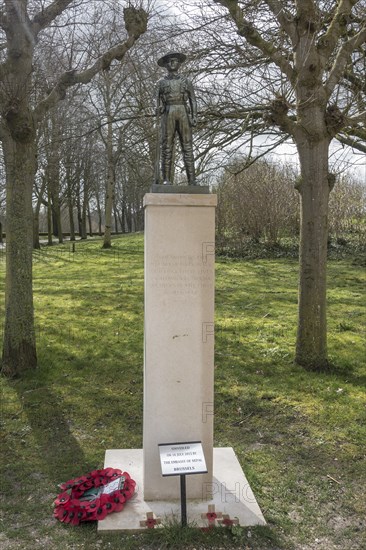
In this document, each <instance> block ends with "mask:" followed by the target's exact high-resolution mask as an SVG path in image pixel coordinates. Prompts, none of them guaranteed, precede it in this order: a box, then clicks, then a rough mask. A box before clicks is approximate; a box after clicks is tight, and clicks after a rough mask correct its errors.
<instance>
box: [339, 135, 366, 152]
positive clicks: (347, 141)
mask: <svg viewBox="0 0 366 550" xmlns="http://www.w3.org/2000/svg"><path fill="white" fill-rule="evenodd" d="M336 139H337V140H338V141H339V142H340V143H344V145H348V146H349V147H352V149H357V151H361V152H362V153H366V145H365V142H361V141H357V140H356V139H355V138H354V137H350V136H349V135H342V134H337V135H336Z"/></svg>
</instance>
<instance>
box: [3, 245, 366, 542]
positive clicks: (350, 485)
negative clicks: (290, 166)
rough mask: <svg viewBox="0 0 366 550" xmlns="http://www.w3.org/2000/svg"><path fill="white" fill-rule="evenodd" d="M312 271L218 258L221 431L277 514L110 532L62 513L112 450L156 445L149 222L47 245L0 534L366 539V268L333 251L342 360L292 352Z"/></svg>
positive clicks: (332, 285)
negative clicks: (298, 358)
mask: <svg viewBox="0 0 366 550" xmlns="http://www.w3.org/2000/svg"><path fill="white" fill-rule="evenodd" d="M2 260H3V258H2ZM4 264H5V262H4V261H1V262H0V276H1V277H0V284H1V287H2V288H3V285H4V267H5V265H4ZM297 272H298V269H297V262H296V261H293V260H286V259H276V260H269V259H266V260H251V261H244V260H243V261H235V260H225V259H220V258H218V260H217V269H216V276H217V280H216V363H215V365H216V369H215V373H216V382H215V400H216V401H215V445H216V446H232V447H233V448H234V450H235V451H236V453H237V456H238V458H239V460H240V462H241V464H242V466H243V469H244V471H245V473H246V475H247V477H248V479H249V481H250V484H251V487H252V489H253V491H254V494H255V495H256V497H257V500H258V503H259V505H260V506H261V509H262V511H263V513H264V516H265V518H266V520H267V522H268V526H267V527H265V528H256V529H253V528H251V529H241V528H239V529H238V528H234V529H233V530H232V532H230V531H226V530H220V529H219V530H215V531H214V532H211V533H202V532H200V531H199V532H197V531H196V530H192V529H187V530H184V531H181V530H180V529H179V528H177V526H174V525H173V526H168V527H166V528H165V529H162V530H159V531H152V530H149V532H147V533H144V534H142V535H138V536H126V535H121V534H117V535H116V534H114V535H104V534H103V535H98V534H97V532H96V526H95V525H93V524H83V525H82V526H79V527H71V526H67V525H66V526H65V525H63V524H61V523H59V522H56V520H54V519H53V517H52V509H53V499H54V498H55V496H56V495H57V493H58V492H59V490H58V484H59V483H61V482H63V481H65V480H67V479H70V478H72V477H75V476H78V475H81V474H83V473H86V472H88V471H90V470H93V469H95V468H101V467H102V466H103V460H104V452H105V449H107V448H129V447H131V448H136V447H141V446H142V375H143V370H142V364H143V236H142V235H133V236H126V237H120V238H116V239H115V240H114V242H113V248H112V249H111V250H102V249H101V241H99V240H95V241H87V242H83V243H81V242H77V243H76V245H75V252H72V249H71V247H70V244H65V245H63V246H54V247H51V248H43V249H42V250H41V251H37V252H35V253H34V295H35V312H36V327H37V339H38V358H39V368H38V370H37V371H35V372H31V373H28V374H27V376H26V377H25V378H24V379H22V380H15V381H9V380H5V379H2V380H1V385H2V410H1V430H2V434H1V437H2V447H1V452H2V458H1V468H2V471H1V493H2V513H1V514H2V515H1V526H2V531H3V532H2V534H0V547H1V548H2V549H3V550H6V549H11V550H12V549H15V548H22V549H23V548H24V549H28V548H32V549H35V550H36V549H38V548H52V549H61V548H62V549H77V548H85V549H88V550H89V549H91V550H94V549H95V550H96V549H107V548H109V549H119V548H120V549H140V548H145V549H149V548H174V547H180V548H192V549H193V548H197V549H198V548H242V549H255V550H262V549H268V550H269V549H270V550H274V549H294V550H305V549H306V550H308V549H309V550H311V549H315V548H316V549H318V550H331V549H333V548H334V549H336V548H339V549H342V550H359V549H361V548H363V547H364V546H363V545H365V547H366V534H365V533H366V522H365V502H366V494H365V487H366V464H365V455H366V443H365V442H366V429H365V426H366V398H365V386H366V368H365V359H366V356H365V340H364V332H363V329H364V328H365V325H366V319H365V317H366V313H365V307H364V306H365V302H364V298H365V296H364V283H365V272H364V269H363V268H362V267H360V266H357V265H353V263H352V260H350V259H349V260H342V261H330V263H329V277H328V282H329V293H328V302H329V355H330V359H331V362H332V365H333V368H332V371H331V373H327V374H325V373H322V374H316V373H311V372H305V371H304V370H302V369H301V368H299V367H296V366H294V365H293V356H294V343H295V333H296V313H297V305H296V302H297ZM1 296H3V293H1ZM3 307H4V305H3V302H2V303H1V310H2V313H3ZM2 316H3V315H2ZM130 473H131V474H132V472H130ZM132 476H133V475H132Z"/></svg>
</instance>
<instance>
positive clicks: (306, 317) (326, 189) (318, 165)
mask: <svg viewBox="0 0 366 550" xmlns="http://www.w3.org/2000/svg"><path fill="white" fill-rule="evenodd" d="M328 148H329V140H328V139H323V140H322V141H320V142H316V143H312V142H310V143H309V142H308V141H305V142H303V143H299V144H298V151H299V157H300V164H301V183H300V186H299V192H300V195H301V222H300V277H299V303H298V309H299V315H298V331H297V341H296V357H295V360H296V362H297V363H298V364H300V365H302V366H304V367H306V368H308V369H315V370H321V369H323V368H326V367H327V365H328V361H327V316H326V289H327V285H326V265H327V241H328V204H329V193H330V186H329V177H328Z"/></svg>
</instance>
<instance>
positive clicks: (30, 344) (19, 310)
mask: <svg viewBox="0 0 366 550" xmlns="http://www.w3.org/2000/svg"><path fill="white" fill-rule="evenodd" d="M82 4H83V2H75V1H73V0H53V1H50V2H38V1H37V0H34V1H32V0H17V1H16V2H14V1H11V0H6V1H5V2H4V3H3V5H2V6H1V7H0V32H1V34H0V40H1V39H2V40H4V44H3V47H2V50H1V51H2V53H1V55H2V57H1V58H0V59H1V63H0V82H1V87H0V111H1V122H0V138H1V141H2V147H3V152H4V159H5V170H6V182H7V245H6V259H7V271H6V296H5V330H4V346H3V358H2V371H3V373H4V374H6V375H8V376H16V375H19V374H20V373H22V372H23V371H24V370H26V369H28V368H34V367H35V366H36V365H37V354H36V342H35V333H34V317H33V296H32V244H33V243H32V240H33V236H32V229H33V211H32V190H33V182H34V176H35V172H36V168H37V151H36V128H37V125H38V124H39V122H40V121H41V120H42V118H43V117H44V116H45V114H46V113H47V111H48V110H49V109H51V108H52V107H54V106H55V105H56V104H57V103H58V102H59V101H60V100H62V99H64V98H65V97H66V93H67V90H68V89H69V88H71V87H73V86H76V85H80V84H88V83H89V82H90V81H91V80H92V78H93V77H94V76H95V75H96V74H97V73H98V72H99V71H101V70H105V69H107V68H108V67H109V66H110V65H111V63H112V62H113V61H114V60H117V61H122V59H123V58H124V56H125V54H126V52H127V51H128V50H129V49H130V48H132V46H133V45H134V44H135V42H136V40H137V39H138V38H139V36H140V35H141V34H143V33H144V32H145V30H146V25H147V15H146V12H145V11H144V10H143V9H137V8H134V7H131V6H129V7H127V8H125V10H124V20H125V27H126V30H127V38H126V39H125V40H124V41H123V42H118V40H117V38H116V42H115V45H114V46H113V47H111V48H110V49H109V50H107V51H105V52H104V53H103V54H102V55H100V56H99V57H97V58H95V59H93V60H92V61H91V63H90V64H89V65H88V66H86V67H85V66H84V67H82V68H81V69H80V68H79V67H80V66H81V60H80V58H73V57H72V56H70V58H69V63H70V67H68V68H67V70H66V71H65V72H62V73H61V74H59V75H58V77H57V78H56V79H55V81H54V82H53V84H52V85H51V86H50V89H49V90H48V93H47V94H45V95H44V96H42V97H40V98H35V97H34V96H33V93H32V92H33V87H32V86H33V80H32V78H33V77H32V75H33V66H32V65H33V62H34V59H35V53H36V51H38V52H39V51H41V47H42V40H43V39H47V37H48V35H47V33H46V32H45V30H46V29H47V28H49V27H50V26H52V25H53V24H54V23H55V22H56V21H59V22H63V23H67V19H66V18H67V15H68V14H69V13H71V11H69V9H70V10H71V8H75V10H80V8H81V5H82ZM89 5H90V2H88V6H89ZM74 13H75V12H74ZM80 13H82V12H80ZM84 17H85V11H84ZM62 19H63V21H61V20H62ZM79 21H80V18H79ZM81 28H82V27H81ZM81 32H83V31H81ZM74 63H75V65H74Z"/></svg>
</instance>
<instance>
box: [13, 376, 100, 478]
mask: <svg viewBox="0 0 366 550" xmlns="http://www.w3.org/2000/svg"><path fill="white" fill-rule="evenodd" d="M14 389H15V390H16V391H17V393H18V396H19V401H20V402H21V403H22V404H23V411H24V413H25V414H26V416H27V419H28V422H29V425H30V427H31V433H32V435H33V437H34V438H35V444H36V449H37V455H38V456H37V458H38V461H39V464H40V465H41V468H42V473H44V474H46V475H47V477H48V479H49V480H50V481H51V482H54V483H56V484H59V483H61V482H63V481H67V480H68V479H70V478H72V477H75V476H76V475H79V474H80V473H83V472H84V470H86V471H89V470H90V469H93V465H91V464H87V463H86V458H85V455H84V452H83V450H82V448H81V447H80V445H79V443H78V441H77V440H76V438H75V437H74V435H73V434H72V432H71V429H70V420H69V418H68V414H67V411H66V410H65V409H64V408H63V406H62V405H61V403H60V398H58V397H57V396H56V394H54V393H53V392H52V390H50V389H49V388H47V387H39V388H34V389H26V387H24V385H21V386H20V385H19V384H18V385H17V384H14Z"/></svg>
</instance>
